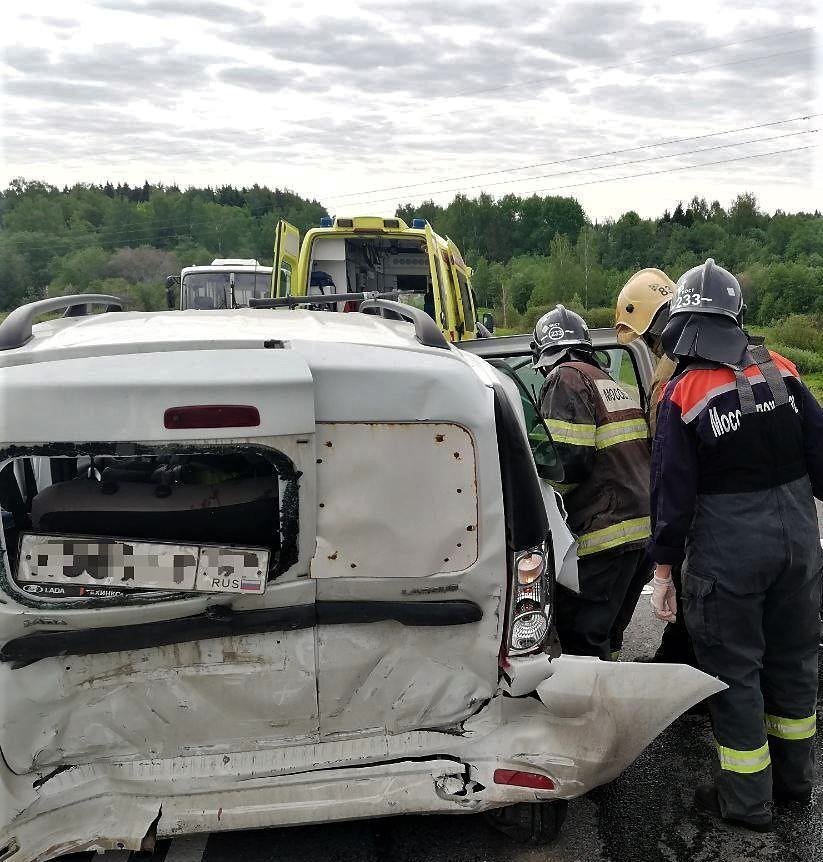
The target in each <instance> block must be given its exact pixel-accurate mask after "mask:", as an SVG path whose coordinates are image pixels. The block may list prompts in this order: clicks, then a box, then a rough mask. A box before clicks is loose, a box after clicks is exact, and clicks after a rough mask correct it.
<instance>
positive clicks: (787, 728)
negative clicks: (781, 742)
mask: <svg viewBox="0 0 823 862" xmlns="http://www.w3.org/2000/svg"><path fill="white" fill-rule="evenodd" d="M816 730H817V715H816V714H813V715H810V716H808V717H806V718H784V717H783V716H782V715H769V714H768V713H766V733H768V734H769V736H776V737H777V738H778V739H809V738H811V737H812V736H814V734H815V731H816Z"/></svg>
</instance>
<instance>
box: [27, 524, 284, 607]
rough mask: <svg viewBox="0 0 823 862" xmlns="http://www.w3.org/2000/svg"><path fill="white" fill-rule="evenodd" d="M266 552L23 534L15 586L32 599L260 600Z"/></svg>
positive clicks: (264, 549)
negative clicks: (212, 596)
mask: <svg viewBox="0 0 823 862" xmlns="http://www.w3.org/2000/svg"><path fill="white" fill-rule="evenodd" d="M268 568H269V551H268V549H266V548H234V547H226V546H221V545H174V544H168V543H163V542H143V541H129V540H128V539H103V538H89V537H79V536H44V535H38V534H35V533H25V534H24V535H23V538H22V542H21V546H20V560H19V563H18V566H17V578H16V581H17V584H18V586H20V588H21V589H22V590H24V591H25V592H27V593H30V594H33V595H39V596H44V597H51V598H76V597H86V598H99V597H111V596H119V595H127V594H129V593H133V592H142V591H145V590H162V591H164V592H195V593H237V594H252V595H260V594H261V593H263V592H265V589H266V574H267V572H268Z"/></svg>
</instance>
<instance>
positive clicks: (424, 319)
mask: <svg viewBox="0 0 823 862" xmlns="http://www.w3.org/2000/svg"><path fill="white" fill-rule="evenodd" d="M367 308H382V309H384V310H385V311H391V312H393V313H394V314H396V315H398V316H399V317H404V318H405V319H406V320H408V321H410V322H411V323H413V324H414V336H415V338H416V339H417V340H418V341H419V342H420V343H421V344H422V345H423V346H424V347H440V348H442V349H443V350H448V349H449V342H448V341H446V338H445V336H444V335H443V333H442V332H441V331H440V328H439V327H438V326H437V324H436V323H435V322H434V320H432V318H431V317H429V315H428V314H426V312H425V311H423V309H421V308H415V307H414V306H413V305H404V304H403V303H402V302H392V300H390V299H380V298H378V299H367V300H365V301H364V302H361V303H360V310H361V311H363V310H364V309H367Z"/></svg>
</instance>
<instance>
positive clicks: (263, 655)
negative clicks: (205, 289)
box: [0, 296, 722, 862]
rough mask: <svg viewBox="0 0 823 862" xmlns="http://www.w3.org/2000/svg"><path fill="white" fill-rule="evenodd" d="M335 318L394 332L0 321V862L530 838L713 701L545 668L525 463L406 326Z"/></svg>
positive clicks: (305, 321)
mask: <svg viewBox="0 0 823 862" xmlns="http://www.w3.org/2000/svg"><path fill="white" fill-rule="evenodd" d="M99 304H103V305H107V306H109V307H110V312H109V313H104V314H94V315H92V314H84V312H85V311H87V310H90V308H91V306H92V305H99ZM364 305H371V311H378V312H380V313H381V314H383V315H392V316H395V317H405V318H410V320H411V325H410V324H409V323H408V322H403V321H401V320H390V319H386V318H385V317H381V316H376V315H374V314H346V315H339V314H329V313H323V312H311V311H299V310H278V311H275V310H237V311H234V312H232V313H231V314H225V313H223V312H209V311H186V312H167V313H154V314H146V313H126V312H115V310H114V309H116V307H117V300H116V299H115V298H113V297H97V296H81V297H73V298H72V297H68V298H67V297H63V298H60V299H57V300H45V301H43V302H41V303H35V304H33V305H29V306H24V307H22V308H20V309H18V310H16V311H15V312H12V314H11V315H10V316H9V317H8V318H7V319H6V321H5V322H4V323H3V324H2V325H0V506H2V509H3V510H4V514H3V541H2V548H3V550H2V555H0V711H1V715H2V718H1V719H0V751H1V752H2V758H1V759H0V779H1V780H0V862H31V860H45V859H52V858H55V857H57V856H59V855H61V854H64V853H70V852H76V851H81V850H99V851H103V850H108V849H135V850H137V849H140V848H144V849H148V848H150V847H151V846H152V843H153V841H154V840H155V839H156V838H162V837H170V836H179V835H188V834H193V833H199V832H215V831H219V830H236V829H250V828H259V827H265V826H286V825H291V824H298V823H313V822H328V821H333V820H346V819H357V818H365V817H375V816H381V815H396V814H403V813H420V812H467V813H468V812H481V811H492V810H495V813H496V819H497V821H498V825H500V826H501V827H503V828H504V829H505V830H507V831H508V832H510V833H511V834H512V835H513V836H514V837H517V838H521V839H526V840H544V839H550V838H551V837H553V836H554V834H555V833H556V832H557V829H558V828H559V825H560V822H561V821H562V814H563V811H564V807H563V806H564V800H567V799H570V798H572V797H575V796H578V795H580V794H582V793H585V792H586V791H587V790H589V789H591V788H593V787H595V786H597V785H599V784H602V783H603V782H606V781H609V780H610V779H612V778H614V777H615V776H616V775H618V774H619V773H620V772H621V771H622V770H623V769H624V768H625V767H626V766H627V765H628V764H629V763H630V762H631V761H632V760H633V759H634V758H635V757H636V756H637V755H638V754H639V753H640V752H641V751H642V750H643V748H644V747H645V746H646V745H647V744H648V743H649V742H650V741H651V740H652V739H653V738H654V737H655V736H656V735H657V734H658V733H660V731H661V730H662V729H663V728H664V727H666V726H667V725H668V724H669V723H670V722H671V721H672V720H674V719H675V718H676V717H677V716H678V715H679V714H680V713H682V712H683V711H684V710H685V709H687V708H688V707H690V706H691V705H692V704H694V703H696V702H697V701H699V700H701V699H702V698H704V697H706V696H708V695H710V694H712V693H713V692H715V691H718V690H719V689H720V688H721V687H722V686H721V685H720V684H719V683H717V681H716V680H714V679H711V678H709V677H707V676H705V675H704V674H701V673H700V672H698V671H696V670H693V669H691V668H687V667H685V666H683V667H680V666H677V667H675V668H673V667H671V666H669V667H666V668H662V667H659V666H654V665H643V664H631V663H626V664H620V663H604V662H600V661H597V660H594V659H588V658H575V657H571V656H560V655H559V654H558V650H557V645H556V638H555V636H554V633H553V620H552V613H553V608H552V594H553V588H554V578H555V554H554V551H553V545H552V539H553V537H552V530H551V528H550V520H551V522H552V523H553V524H554V525H555V528H554V529H555V537H556V538H557V540H558V544H560V545H561V546H562V547H563V550H562V554H565V550H566V547H567V546H568V537H567V535H566V536H564V535H562V532H563V529H564V527H563V525H562V518H561V517H560V516H559V513H558V512H557V510H556V505H555V502H554V496H553V495H552V494H543V493H542V490H541V482H540V479H539V477H538V470H539V471H540V472H541V473H542V474H544V475H545V476H551V475H552V470H553V469H554V468H553V465H552V449H551V444H550V443H547V444H546V445H545V446H544V447H543V448H542V449H539V450H538V451H537V453H536V454H537V459H536V460H537V463H538V464H539V467H538V468H536V467H535V460H534V459H533V458H532V452H531V450H530V447H529V440H528V436H527V429H526V426H525V423H524V418H523V410H522V407H521V401H520V395H519V394H518V390H517V388H516V386H515V385H514V383H513V382H512V381H511V379H509V378H507V377H505V376H504V375H502V374H500V373H499V372H498V371H497V370H495V369H494V368H493V367H492V366H491V365H489V364H488V363H487V362H485V361H484V360H483V359H480V358H478V357H476V356H473V355H470V354H467V353H464V352H462V351H459V350H457V349H455V348H453V347H450V346H449V345H447V344H446V342H445V341H444V339H443V337H442V335H441V334H440V332H439V330H438V329H437V327H436V326H435V325H434V323H433V321H431V320H430V319H429V318H427V317H426V316H425V315H424V314H423V313H422V312H419V311H416V310H415V309H412V308H409V307H407V306H398V305H396V304H394V303H390V302H387V301H384V300H372V301H371V302H369V303H365V304H364ZM61 308H67V309H68V314H67V316H65V317H63V318H60V319H57V320H51V321H48V322H46V323H42V324H39V325H37V326H34V328H32V323H33V321H34V319H35V317H36V316H37V315H39V314H41V313H43V312H48V311H54V310H55V309H61ZM544 501H545V503H544ZM546 506H548V508H549V509H551V510H552V511H550V512H549V513H547V512H546ZM558 525H559V526H558Z"/></svg>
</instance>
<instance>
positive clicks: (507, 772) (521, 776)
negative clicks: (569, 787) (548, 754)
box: [494, 769, 555, 790]
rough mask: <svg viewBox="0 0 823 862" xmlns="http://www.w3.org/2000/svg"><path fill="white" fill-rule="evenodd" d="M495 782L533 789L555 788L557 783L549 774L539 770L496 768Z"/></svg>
mask: <svg viewBox="0 0 823 862" xmlns="http://www.w3.org/2000/svg"><path fill="white" fill-rule="evenodd" d="M494 783H495V784H507V785H509V786H510V787H530V788H531V789H532V790H554V788H555V784H554V781H552V779H551V778H549V777H548V775H540V774H538V773H537V772H520V771H519V770H517V769H495V770H494Z"/></svg>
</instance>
